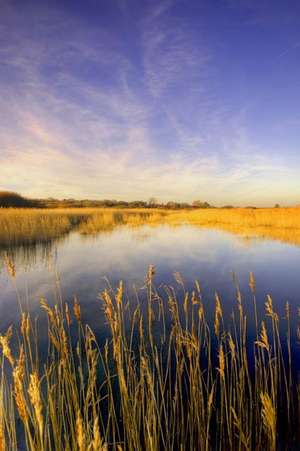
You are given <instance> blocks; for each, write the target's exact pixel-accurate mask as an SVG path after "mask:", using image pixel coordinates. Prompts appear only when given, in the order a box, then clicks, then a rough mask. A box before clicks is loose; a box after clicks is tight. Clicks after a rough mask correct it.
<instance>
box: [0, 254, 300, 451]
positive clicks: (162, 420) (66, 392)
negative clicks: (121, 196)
mask: <svg viewBox="0 0 300 451" xmlns="http://www.w3.org/2000/svg"><path fill="white" fill-rule="evenodd" d="M8 271H9V272H10V274H11V277H15V271H14V268H13V264H12V263H11V264H10V265H9V263H8ZM154 276H155V268H154V267H153V266H150V267H149V271H148V274H147V277H146V279H145V288H144V290H145V296H144V297H142V298H140V299H139V298H129V297H128V295H127V294H126V293H127V292H126V290H125V289H124V286H123V283H122V282H120V284H119V286H118V287H117V289H115V290H114V289H112V288H110V287H109V288H108V289H107V290H105V291H104V292H102V293H101V295H100V299H99V315H104V316H105V318H106V323H107V335H106V336H107V338H106V339H103V338H102V340H99V339H98V338H97V330H94V331H93V330H91V328H90V327H89V325H88V324H85V322H84V318H83V314H82V310H81V307H80V304H79V302H78V300H77V299H76V297H75V298H74V302H73V305H70V304H67V303H64V302H63V301H62V299H60V300H59V302H58V304H57V305H55V306H50V305H49V304H48V303H47V301H46V300H45V299H42V300H41V309H42V310H43V311H44V312H45V314H46V316H47V324H48V345H47V353H46V356H45V355H42V354H41V348H40V346H39V333H38V323H37V322H36V321H34V319H33V318H30V316H29V315H28V314H27V313H26V312H24V311H23V312H21V318H20V326H19V327H17V328H14V329H13V328H9V330H8V331H7V332H6V333H5V334H4V335H2V336H1V337H0V346H1V350H2V355H1V358H0V363H1V368H2V371H1V381H0V449H1V450H4V449H5V450H6V449H9V450H18V449H27V450H30V451H33V450H57V451H58V450H59V451H60V450H80V451H83V450H94V451H96V450H97V451H98V450H116V451H121V450H123V451H125V450H130V451H133V450H138V451H144V450H146V451H158V450H196V449H197V450H205V451H206V450H224V451H225V450H262V449H263V450H272V451H274V450H277V449H284V450H285V449H289V450H290V449H293V447H295V449H297V447H296V446H297V443H299V441H298V440H299V431H300V429H299V426H300V425H299V409H300V402H299V401H300V400H299V394H300V386H299V385H298V381H297V377H296V375H295V372H294V365H293V358H292V356H293V352H295V349H296V348H297V346H298V344H297V343H295V341H294V340H293V339H292V338H291V337H292V334H293V331H292V329H291V321H290V317H291V312H290V307H289V305H288V304H286V310H285V317H284V318H281V319H280V316H279V315H278V313H277V312H276V311H275V308H274V306H273V301H272V298H271V297H270V296H268V297H267V299H266V302H265V315H264V316H263V317H262V318H260V317H258V313H257V306H256V288H255V280H254V277H253V275H252V274H251V275H250V280H249V286H250V289H251V293H252V306H251V310H252V315H251V316H252V318H253V319H254V324H255V327H254V331H252V332H250V331H249V329H248V317H247V315H246V308H245V307H246V306H245V305H244V303H243V299H242V294H241V292H240V290H239V288H238V284H237V282H236V281H235V282H234V283H235V286H236V302H235V308H234V310H233V312H232V317H231V320H230V321H227V320H225V317H224V315H223V306H222V301H221V298H220V296H219V295H218V294H216V297H215V309H214V315H213V316H214V317H213V320H211V318H208V317H207V316H206V313H205V311H206V304H205V300H204V299H203V298H202V292H201V287H200V285H199V284H198V283H197V282H196V283H195V287H194V289H193V290H191V291H189V290H186V289H185V286H184V282H183V280H182V277H181V275H180V274H175V279H176V283H177V288H176V289H175V288H172V287H170V286H166V287H165V288H164V290H163V293H164V294H162V293H161V291H157V290H156V288H155V285H154V280H153V279H154ZM100 308H101V309H100ZM101 310H102V312H101ZM247 311H249V305H248V306H247ZM298 334H299V330H298ZM102 336H103V335H102ZM296 350H297V349H296ZM22 447H23V448H22Z"/></svg>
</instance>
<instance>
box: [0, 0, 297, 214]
mask: <svg viewBox="0 0 300 451" xmlns="http://www.w3.org/2000/svg"><path fill="white" fill-rule="evenodd" d="M299 175H300V2H299V1H291V0H281V1H279V0H270V1H267V0H160V1H158V0H84V1H83V0H82V1H78V0H70V1H62V0H60V1H59V0H56V1H46V0H45V1H44V0H36V1H33V0H32V1H30V0H19V1H17V0H0V190H1V189H5V190H13V191H17V192H20V193H22V194H23V195H25V196H30V197H39V198H41V197H57V198H79V199H84V198H90V199H119V200H136V199H142V200H148V199H149V198H150V197H155V198H156V199H158V200H159V201H162V202H166V201H172V200H177V201H182V202H186V201H187V202H190V201H193V200H195V199H199V200H202V201H208V202H210V203H212V204H214V205H223V204H234V205H257V206H263V205H266V206H269V205H274V204H275V203H279V204H282V205H292V204H295V203H296V204H300V183H299Z"/></svg>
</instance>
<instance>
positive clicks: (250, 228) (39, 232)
mask: <svg viewBox="0 0 300 451" xmlns="http://www.w3.org/2000/svg"><path fill="white" fill-rule="evenodd" d="M143 224H149V225H153V226H155V225H160V224H168V225H172V226H178V225H181V224H191V225H193V226H201V227H213V228H219V229H223V230H226V231H229V232H232V233H236V234H239V235H243V236H246V237H262V238H270V239H276V240H280V241H283V242H288V243H292V244H296V245H299V244H300V208H273V209H272V208H270V209H246V208H240V209H239V208H236V209H194V210H191V209H189V210H177V211H176V210H164V209H150V210H149V209H114V208H78V209H54V210H50V209H36V210H34V209H0V247H2V248H3V247H12V246H14V245H21V244H34V243H39V242H46V241H50V240H52V239H55V238H57V237H59V236H62V235H64V234H67V233H70V232H71V231H74V230H76V231H78V232H79V233H81V234H85V235H87V234H97V233H100V232H102V231H104V230H112V229H113V228H115V227H117V226H121V225H129V226H131V227H134V226H139V225H143Z"/></svg>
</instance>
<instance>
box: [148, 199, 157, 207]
mask: <svg viewBox="0 0 300 451" xmlns="http://www.w3.org/2000/svg"><path fill="white" fill-rule="evenodd" d="M156 204H157V199H156V198H155V197H150V199H149V201H148V205H149V207H155V205H156Z"/></svg>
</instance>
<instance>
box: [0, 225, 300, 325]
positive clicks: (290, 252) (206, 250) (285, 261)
mask: <svg viewBox="0 0 300 451" xmlns="http://www.w3.org/2000/svg"><path fill="white" fill-rule="evenodd" d="M11 254H12V255H13V260H14V262H15V267H16V278H15V280H12V279H11V277H9V275H8V274H7V271H6V268H5V265H4V262H3V255H4V252H3V254H2V266H1V273H0V318H1V320H0V329H1V332H3V331H4V330H6V329H7V327H8V326H9V325H10V324H13V323H14V322H16V321H18V320H19V316H20V315H19V310H20V305H19V304H20V303H21V305H22V306H23V307H24V308H26V310H29V311H30V312H31V313H32V314H33V316H35V315H40V305H39V300H40V298H41V297H44V298H46V299H47V300H48V301H49V303H50V304H53V303H56V302H58V298H60V296H62V299H63V300H64V301H68V302H72V298H73V296H74V295H76V296H77V298H78V299H79V301H80V304H81V308H82V314H83V317H84V320H85V321H86V322H88V323H89V324H90V325H91V326H92V327H96V326H97V325H98V324H99V321H100V320H101V316H103V315H102V312H101V301H100V299H99V294H100V293H101V291H102V290H103V289H105V288H106V287H107V286H109V284H110V285H111V286H113V287H116V286H117V285H118V283H119V281H120V280H123V282H124V285H125V287H126V290H127V292H128V296H134V295H135V293H140V295H141V296H143V287H144V285H145V276H146V273H147V268H148V267H149V265H150V264H152V265H154V266H155V269H156V271H155V277H154V283H155V286H156V287H158V288H159V289H160V290H161V292H163V290H164V286H166V285H172V286H174V287H175V289H176V290H179V291H180V290H181V289H182V287H181V286H179V285H178V283H177V282H176V280H175V278H174V273H175V272H178V273H180V274H181V277H182V279H183V282H184V286H185V288H186V289H191V290H192V289H193V288H194V287H195V285H194V284H195V280H197V281H198V282H199V283H200V286H201V290H202V295H203V300H204V304H205V306H206V310H207V312H210V313H211V314H213V312H214V306H215V304H214V298H215V293H216V292H217V293H218V294H219V295H220V298H221V299H222V306H223V309H224V312H225V314H227V316H229V315H230V313H231V311H232V309H233V307H234V305H235V303H236V288H235V284H234V283H233V273H234V274H235V276H236V278H237V280H238V283H239V286H240V288H241V292H242V295H243V298H244V301H245V307H246V309H248V310H249V318H248V320H249V324H250V325H251V323H252V324H253V309H252V302H251V299H252V294H251V291H250V288H249V273H250V272H253V273H254V276H255V281H256V295H257V296H256V297H257V308H258V310H259V311H260V312H261V313H263V311H264V303H265V301H266V296H267V295H268V294H269V295H271V296H272V298H273V303H274V306H275V309H276V311H277V312H278V313H279V316H280V317H283V316H284V315H285V304H286V302H287V301H288V302H289V304H290V308H291V312H292V315H294V318H296V319H297V307H298V306H299V305H300V300H299V293H300V277H299V268H300V248H299V247H297V246H294V245H291V244H285V243H282V242H279V241H272V240H270V239H262V238H245V237H241V236H238V235H234V234H231V233H228V232H224V231H221V230H214V229H207V228H200V227H194V226H178V227H172V226H168V225H162V226H157V227H150V226H141V227H135V228H132V227H127V226H121V227H117V228H115V229H114V230H112V231H109V232H103V233H100V234H98V235H96V236H88V235H87V236H82V235H80V234H78V233H72V234H70V235H69V236H66V237H64V238H62V239H61V240H57V241H54V242H52V243H48V244H47V245H42V244H40V245H35V246H31V247H19V248H16V249H12V250H11ZM58 279H59V285H60V288H57V285H58ZM133 289H134V293H133ZM58 292H59V293H58ZM296 319H295V321H296ZM102 321H103V318H102V320H101V322H102Z"/></svg>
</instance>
